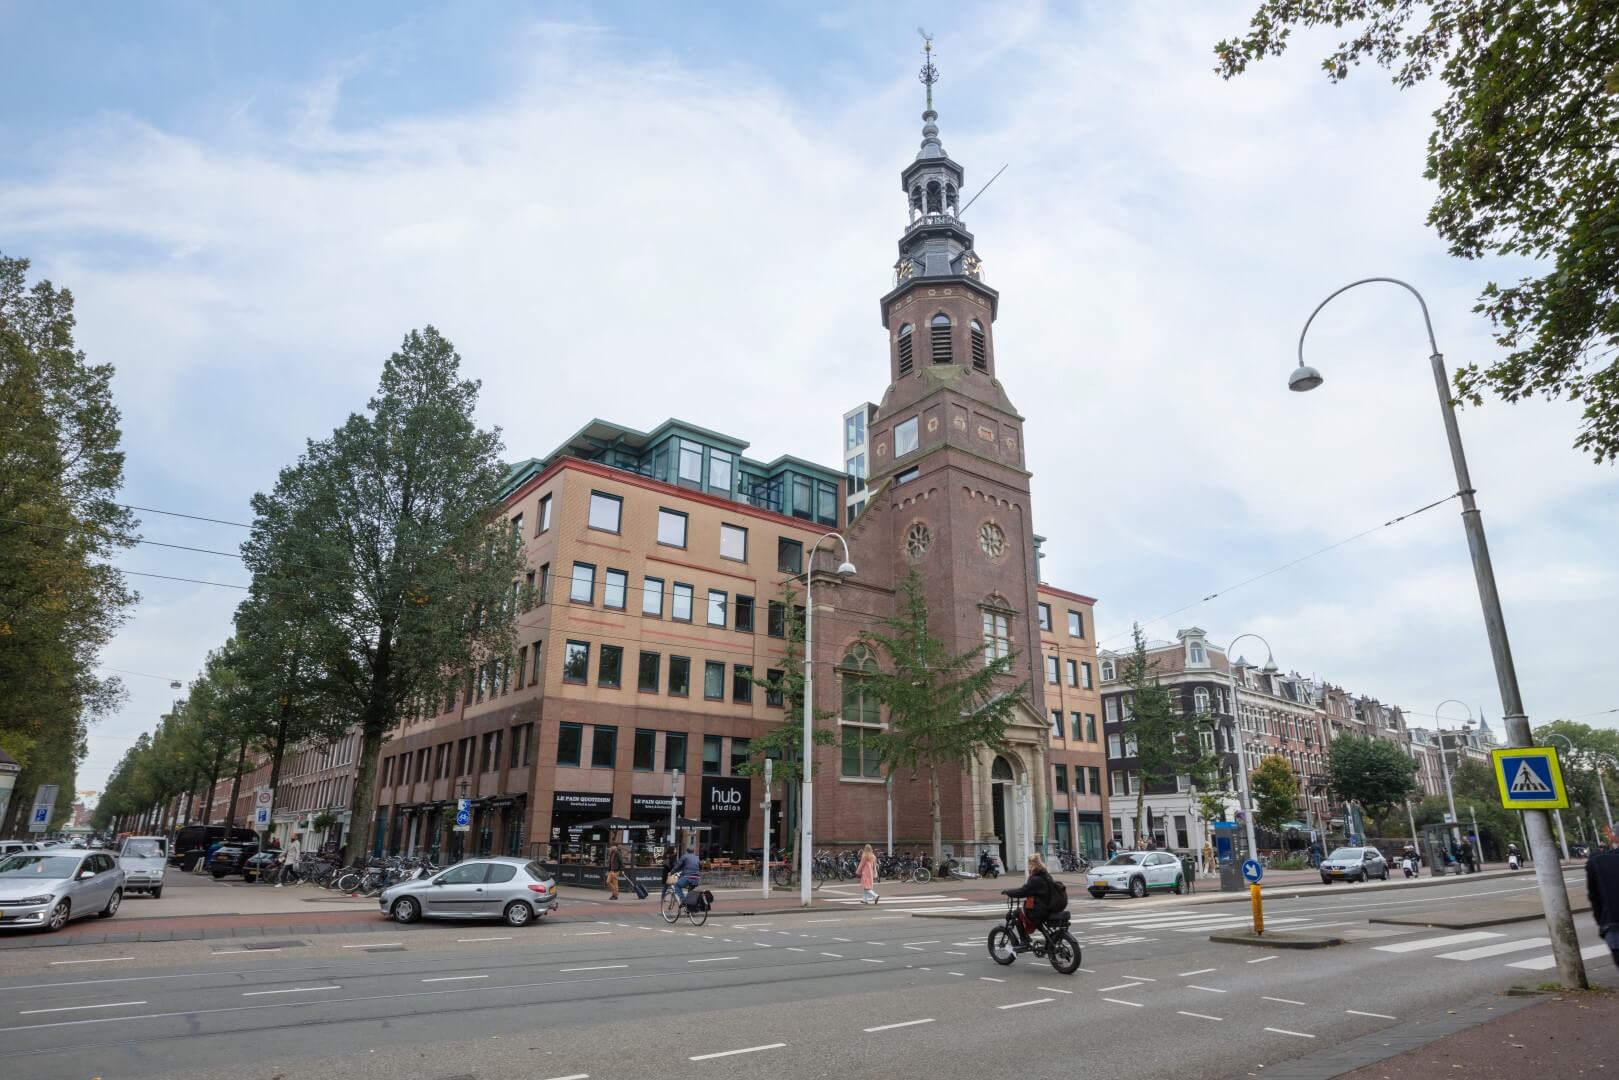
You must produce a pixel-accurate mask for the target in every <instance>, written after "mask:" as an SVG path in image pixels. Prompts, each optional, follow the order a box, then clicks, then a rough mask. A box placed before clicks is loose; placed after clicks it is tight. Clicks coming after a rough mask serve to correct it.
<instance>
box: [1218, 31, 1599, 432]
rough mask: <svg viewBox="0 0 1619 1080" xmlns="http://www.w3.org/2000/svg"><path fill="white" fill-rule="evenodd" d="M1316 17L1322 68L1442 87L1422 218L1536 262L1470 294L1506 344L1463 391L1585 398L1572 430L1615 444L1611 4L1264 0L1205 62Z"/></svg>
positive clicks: (1223, 66) (1282, 45) (1271, 51)
mask: <svg viewBox="0 0 1619 1080" xmlns="http://www.w3.org/2000/svg"><path fill="white" fill-rule="evenodd" d="M1313 27H1332V28H1334V29H1335V30H1339V31H1343V30H1345V28H1348V36H1347V37H1346V38H1345V39H1344V40H1342V41H1341V42H1340V43H1339V44H1338V46H1337V48H1335V49H1333V50H1332V51H1331V52H1330V53H1328V55H1327V56H1326V58H1325V59H1324V60H1323V61H1322V64H1321V66H1322V68H1323V69H1324V71H1325V72H1326V75H1327V78H1328V79H1329V80H1331V81H1333V82H1339V81H1342V80H1343V79H1345V78H1347V77H1348V75H1349V70H1350V68H1352V67H1358V66H1359V65H1360V64H1361V63H1362V62H1370V63H1374V64H1376V65H1378V66H1379V67H1381V68H1384V69H1386V70H1388V71H1390V72H1392V74H1393V80H1394V84H1395V85H1396V86H1398V87H1400V88H1401V89H1408V88H1410V87H1412V86H1414V85H1416V84H1417V83H1419V82H1421V81H1423V80H1425V79H1428V78H1430V77H1434V76H1437V78H1438V79H1439V80H1440V81H1441V82H1442V83H1443V84H1444V86H1445V87H1446V89H1447V90H1448V91H1449V96H1448V97H1447V98H1446V99H1445V102H1444V104H1442V105H1441V106H1440V107H1439V109H1438V110H1437V111H1436V112H1435V113H1434V128H1433V131H1432V133H1431V134H1430V135H1429V137H1428V164H1427V171H1426V173H1425V175H1426V176H1427V178H1428V179H1430V180H1433V181H1435V182H1437V184H1438V187H1439V195H1438V198H1437V199H1436V200H1435V201H1434V204H1433V206H1432V208H1431V209H1430V210H1429V211H1428V224H1429V225H1430V226H1432V227H1433V229H1434V230H1435V231H1436V232H1438V234H1439V235H1440V237H1442V238H1443V239H1444V240H1445V241H1446V242H1448V243H1449V245H1450V253H1451V254H1452V255H1455V256H1458V257H1460V258H1464V259H1478V258H1483V257H1484V256H1487V255H1495V256H1507V257H1508V258H1509V259H1511V260H1512V261H1513V262H1514V263H1531V264H1534V266H1535V269H1536V271H1537V272H1536V273H1534V274H1530V275H1527V276H1524V277H1522V278H1519V279H1518V280H1517V281H1516V282H1512V283H1510V284H1507V285H1500V284H1496V283H1494V282H1492V283H1490V284H1489V285H1486V286H1485V288H1484V291H1483V294H1482V296H1481V297H1480V299H1479V303H1478V306H1477V307H1475V308H1474V310H1475V311H1476V312H1478V313H1480V314H1483V315H1484V316H1486V317H1487V318H1488V319H1489V320H1490V323H1491V325H1492V326H1493V327H1494V334H1495V339H1496V341H1497V342H1498V343H1499V344H1500V345H1501V346H1502V347H1503V348H1504V349H1506V350H1508V352H1507V354H1506V355H1505V356H1504V357H1502V358H1501V359H1499V360H1497V361H1495V362H1494V363H1491V364H1490V365H1488V366H1487V367H1483V368H1481V367H1479V366H1478V365H1477V364H1470V365H1468V366H1466V367H1463V368H1461V369H1460V370H1459V371H1457V373H1456V388H1457V392H1458V394H1459V395H1460V396H1461V397H1462V398H1464V399H1466V400H1468V401H1472V402H1473V403H1475V404H1478V403H1481V402H1482V399H1483V392H1484V391H1486V390H1489V391H1493V392H1494V393H1495V394H1496V395H1498V396H1499V397H1501V398H1503V399H1504V400H1506V401H1517V400H1519V399H1521V398H1525V397H1530V396H1532V395H1540V396H1543V397H1547V398H1568V399H1569V400H1572V401H1581V402H1584V404H1585V409H1584V414H1583V423H1582V425H1581V430H1580V433H1579V435H1578V437H1576V438H1575V440H1574V445H1575V446H1576V447H1578V448H1580V449H1583V450H1585V451H1587V452H1589V453H1590V454H1591V455H1592V457H1594V458H1595V459H1596V460H1597V461H1599V462H1601V461H1612V460H1614V459H1615V458H1616V457H1619V204H1616V203H1615V201H1614V198H1613V193H1614V192H1615V191H1619V6H1616V5H1614V4H1613V3H1612V2H1611V0H1568V2H1561V3H1523V2H1513V0H1425V2H1422V0H1261V3H1260V5H1259V8H1258V11H1257V12H1256V13H1255V15H1254V17H1253V19H1252V21H1251V22H1250V23H1249V26H1248V30H1247V32H1246V33H1245V34H1244V35H1242V36H1241V37H1236V38H1232V39H1230V40H1227V41H1221V42H1220V43H1219V44H1217V45H1216V46H1215V47H1214V51H1215V55H1216V57H1217V58H1218V63H1217V64H1216V66H1215V71H1216V72H1218V73H1219V74H1220V75H1221V76H1223V77H1224V78H1227V79H1230V78H1233V77H1234V76H1237V75H1239V74H1241V73H1242V72H1243V71H1244V70H1246V69H1247V67H1248V65H1249V64H1250V63H1252V62H1255V61H1257V60H1259V59H1261V58H1263V57H1267V56H1278V55H1280V54H1281V53H1282V52H1283V51H1284V50H1285V49H1286V48H1287V46H1288V45H1289V44H1290V39H1291V37H1292V34H1293V31H1294V30H1295V29H1300V28H1313Z"/></svg>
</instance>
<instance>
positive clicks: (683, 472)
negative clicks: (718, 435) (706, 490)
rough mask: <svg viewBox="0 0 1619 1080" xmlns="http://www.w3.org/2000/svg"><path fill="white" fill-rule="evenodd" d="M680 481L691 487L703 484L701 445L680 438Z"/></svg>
mask: <svg viewBox="0 0 1619 1080" xmlns="http://www.w3.org/2000/svg"><path fill="white" fill-rule="evenodd" d="M680 482H681V483H682V484H690V485H691V486H693V487H702V486H703V445H702V444H701V443H694V442H690V441H688V440H686V439H682V440H680Z"/></svg>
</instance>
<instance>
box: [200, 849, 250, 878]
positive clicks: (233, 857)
mask: <svg viewBox="0 0 1619 1080" xmlns="http://www.w3.org/2000/svg"><path fill="white" fill-rule="evenodd" d="M258 853H259V845H258V844H256V843H238V844H224V845H221V846H220V848H219V849H218V850H217V851H215V852H214V857H213V858H212V859H211V860H209V862H208V872H209V873H210V874H212V875H214V880H215V881H219V880H220V879H222V878H224V877H225V876H226V875H228V874H241V875H242V880H244V881H252V880H253V879H254V878H255V877H257V876H258V874H257V871H256V870H255V869H254V868H253V867H252V866H249V865H248V860H249V859H251V858H252V857H253V856H255V855H257V854H258Z"/></svg>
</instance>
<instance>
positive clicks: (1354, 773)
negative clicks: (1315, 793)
mask: <svg viewBox="0 0 1619 1080" xmlns="http://www.w3.org/2000/svg"><path fill="white" fill-rule="evenodd" d="M1327 776H1328V777H1329V778H1331V780H1332V790H1333V791H1335V792H1337V793H1338V797H1339V798H1340V799H1347V800H1349V801H1351V802H1356V803H1359V804H1360V805H1361V807H1362V809H1364V810H1366V811H1368V812H1369V813H1371V814H1374V815H1377V816H1379V817H1381V816H1384V815H1386V814H1387V813H1388V812H1389V809H1390V808H1391V807H1394V806H1397V805H1399V804H1401V803H1403V802H1405V800H1406V799H1408V798H1410V796H1411V795H1412V793H1414V792H1415V791H1416V790H1417V763H1416V762H1415V761H1413V760H1411V758H1410V756H1409V755H1407V754H1406V752H1405V751H1404V750H1402V749H1400V747H1399V745H1398V744H1396V743H1392V742H1390V741H1389V740H1387V739H1369V738H1366V737H1365V736H1360V735H1343V736H1340V737H1338V738H1337V739H1334V740H1333V742H1332V749H1331V751H1330V752H1329V753H1328V756H1327Z"/></svg>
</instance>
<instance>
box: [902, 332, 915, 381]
mask: <svg viewBox="0 0 1619 1080" xmlns="http://www.w3.org/2000/svg"><path fill="white" fill-rule="evenodd" d="M912 340H913V338H912V337H911V324H910V323H906V324H905V325H904V326H902V327H900V328H899V373H900V374H901V375H909V374H910V373H911V342H912Z"/></svg>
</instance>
